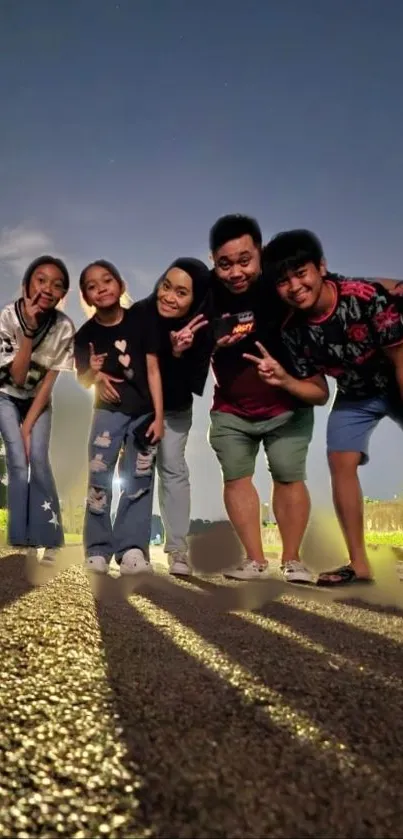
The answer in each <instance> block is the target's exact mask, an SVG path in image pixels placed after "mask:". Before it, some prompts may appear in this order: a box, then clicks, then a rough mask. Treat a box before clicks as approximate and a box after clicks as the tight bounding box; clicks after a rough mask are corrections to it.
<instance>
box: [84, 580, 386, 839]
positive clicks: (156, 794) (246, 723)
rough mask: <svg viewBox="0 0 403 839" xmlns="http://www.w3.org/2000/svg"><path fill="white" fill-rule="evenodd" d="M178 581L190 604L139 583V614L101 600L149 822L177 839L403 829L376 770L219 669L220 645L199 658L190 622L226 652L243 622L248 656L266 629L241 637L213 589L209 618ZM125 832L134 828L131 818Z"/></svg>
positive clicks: (111, 667) (241, 646)
mask: <svg viewBox="0 0 403 839" xmlns="http://www.w3.org/2000/svg"><path fill="white" fill-rule="evenodd" d="M172 588H174V589H176V595H177V596H178V597H179V599H180V600H181V601H182V606H181V607H180V608H179V604H178V602H177V600H176V599H175V598H176V596H175V597H172V596H169V597H168V595H167V590H166V587H164V589H163V590H162V589H161V590H157V589H155V588H154V589H151V590H149V591H147V588H146V587H143V588H142V589H141V591H142V594H143V598H142V600H141V604H142V610H141V614H140V613H139V611H138V610H137V609H136V601H137V603H138V605H139V606H140V601H139V600H138V599H137V596H136V595H134V596H133V597H132V598H131V599H130V601H129V602H128V601H124V600H120V601H116V602H105V601H103V600H97V601H96V612H97V617H98V621H99V626H100V631H101V637H102V641H103V645H104V649H105V656H106V662H107V674H108V681H109V684H110V687H111V689H112V691H113V695H114V701H115V705H116V711H117V713H118V715H119V718H120V722H121V727H122V729H123V734H122V736H123V737H124V740H125V743H126V746H127V750H128V756H129V758H130V759H131V760H134V761H135V762H136V763H137V765H138V766H139V772H140V775H141V777H142V780H143V787H142V789H141V790H140V791H139V796H138V797H139V800H140V807H141V813H142V818H143V820H144V827H145V829H152V831H153V835H156V836H160V837H162V836H164V837H167V838H168V837H177V836H182V837H189V839H190V838H191V837H195V838H196V837H200V839H203V838H204V839H206V837H240V836H248V837H249V839H255V838H256V839H257V837H262V836H267V837H269V836H277V837H297V836H304V837H308V839H309V837H312V838H313V837H319V836H332V837H342V836H346V835H350V836H363V837H365V836H378V835H380V833H377V832H376V831H377V830H378V829H379V825H380V824H381V832H382V830H384V831H385V833H382V835H388V836H390V837H397V836H399V835H400V833H399V831H400V828H401V822H400V821H399V820H398V819H397V816H396V814H395V807H396V805H395V799H394V798H393V796H392V795H391V794H390V795H389V793H388V792H386V794H385V791H384V790H383V789H382V791H381V790H380V786H379V779H378V778H377V777H375V776H372V774H371V771H370V770H369V768H368V767H362V766H361V765H359V766H357V765H354V766H350V765H349V761H348V759H346V760H344V759H343V756H342V755H341V754H338V753H337V751H336V750H333V749H331V748H327V747H326V746H325V745H323V748H321V747H319V746H318V745H317V744H316V745H315V744H314V743H311V742H310V740H309V735H308V733H306V734H304V735H302V734H298V733H296V731H291V730H290V727H289V710H287V708H284V709H282V708H281V706H280V707H279V710H278V716H277V717H276V716H275V715H274V714H273V713H272V712H271V707H270V700H268V699H266V700H263V699H261V701H259V700H258V699H256V701H253V700H252V699H251V696H250V695H249V694H248V691H247V690H246V689H245V688H244V687H243V686H242V684H241V683H239V684H237V682H236V680H234V679H233V680H232V683H230V682H229V681H228V678H227V674H226V670H225V667H224V668H223V670H222V671H220V672H219V673H217V672H215V671H214V669H213V668H212V667H211V666H210V663H209V662H210V660H211V659H210V656H211V654H212V653H211V651H209V650H207V652H206V656H205V659H204V660H203V661H201V660H200V656H197V650H196V647H195V642H194V639H193V638H192V636H190V637H189V636H188V635H187V634H186V626H187V625H191V626H192V627H193V629H194V630H195V631H197V632H200V635H201V636H203V637H206V636H207V637H209V639H210V641H211V642H214V643H215V642H217V647H220V641H221V647H225V648H227V647H228V641H229V638H230V637H231V635H232V633H233V631H234V627H235V626H238V631H237V632H236V638H235V639H234V644H233V649H232V651H233V652H234V653H235V652H236V650H237V649H238V654H240V655H241V656H242V657H245V656H248V658H250V646H249V653H247V650H246V646H247V645H246V644H245V641H246V642H248V644H250V642H251V641H253V642H254V641H255V640H256V641H257V640H258V635H256V637H254V638H252V639H251V637H250V636H249V638H248V636H246V638H244V643H243V642H242V638H243V632H244V630H245V627H243V626H242V622H241V619H240V618H235V617H234V618H232V617H231V616H228V615H226V616H219V615H218V614H217V613H212V612H211V611H210V610H209V608H208V605H207V602H208V597H205V598H199V601H201V600H202V601H203V607H202V611H203V620H204V624H203V625H202V623H201V617H200V612H199V611H197V610H196V609H195V605H194V603H195V601H196V598H194V597H193V598H192V597H191V596H190V594H191V593H190V592H189V590H186V589H185V588H184V587H180V586H176V584H175V583H172ZM147 604H149V606H148V605H147ZM198 605H199V609H200V602H199V603H198ZM155 606H157V607H158V609H157V614H155ZM147 609H148V611H147ZM161 609H162V610H164V611H160V610H161ZM186 610H188V611H189V612H191V614H188V615H187V619H186ZM195 612H196V614H195ZM147 615H149V617H148V618H147ZM174 615H175V618H174V617H173V616H174ZM177 618H179V619H180V620H181V624H179V625H178V623H177V620H175V619H177ZM151 621H154V624H155V625H152V623H151ZM211 621H213V622H214V621H218V622H219V623H220V625H221V631H219V627H218V624H217V625H216V624H215V625H214V626H213V628H211ZM236 622H237V623H236ZM168 636H169V637H168ZM220 636H221V639H220ZM172 638H175V642H174V640H172ZM259 638H260V641H261V640H262V633H260V634H259ZM268 646H270V645H267V644H266V645H265V649H264V650H263V649H262V656H264V654H265V653H266V651H267V648H268ZM274 646H276V644H274ZM277 652H279V650H277ZM276 654H277V653H276V651H273V656H272V658H273V662H275V658H276ZM294 661H295V658H294ZM249 664H250V661H249ZM287 666H288V667H289V666H290V662H288V665H287ZM299 667H300V669H303V663H302V661H301V660H299ZM268 672H270V668H269V671H268ZM268 681H270V680H268ZM399 781H400V779H399ZM368 796H369V797H370V799H371V809H370V811H369V815H368V814H367V813H366V814H365V815H364V810H363V807H362V804H361V802H362V800H366V798H367V797H368ZM341 801H342V802H343V806H342V807H340V802H341ZM136 825H138V818H137V820H136ZM133 828H134V825H133ZM126 829H127V831H128V834H129V835H130V833H131V829H132V826H131V825H130V824H128V825H127V826H126Z"/></svg>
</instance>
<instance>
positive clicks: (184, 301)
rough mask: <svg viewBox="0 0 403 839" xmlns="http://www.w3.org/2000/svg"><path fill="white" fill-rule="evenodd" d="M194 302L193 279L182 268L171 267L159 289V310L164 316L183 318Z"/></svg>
mask: <svg viewBox="0 0 403 839" xmlns="http://www.w3.org/2000/svg"><path fill="white" fill-rule="evenodd" d="M192 303H193V281H192V278H191V276H190V275H189V274H187V273H186V271H182V269H181V268H170V269H169V271H167V273H166V274H165V277H163V279H162V280H161V282H160V284H159V286H158V289H157V311H158V314H159V315H161V317H163V318H182V317H184V316H185V315H187V313H188V311H189V309H190V307H191V305H192Z"/></svg>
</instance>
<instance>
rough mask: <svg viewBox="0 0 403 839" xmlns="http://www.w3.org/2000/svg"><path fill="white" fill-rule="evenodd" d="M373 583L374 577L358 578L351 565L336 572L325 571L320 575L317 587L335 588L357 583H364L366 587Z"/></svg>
mask: <svg viewBox="0 0 403 839" xmlns="http://www.w3.org/2000/svg"><path fill="white" fill-rule="evenodd" d="M323 577H339V579H338V580H331V579H328V580H324V579H323ZM373 582H374V579H373V578H372V577H357V574H356V573H355V571H354V569H353V567H352V566H351V565H343V566H342V567H341V568H337V570H336V571H325V572H323V573H322V574H319V577H318V580H317V583H316V585H317V586H322V587H323V588H333V587H335V586H350V585H353V584H355V583H364V585H367V584H368V583H373Z"/></svg>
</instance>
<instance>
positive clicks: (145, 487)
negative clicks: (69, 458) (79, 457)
mask: <svg viewBox="0 0 403 839" xmlns="http://www.w3.org/2000/svg"><path fill="white" fill-rule="evenodd" d="M151 422H152V415H151V414H149V415H148V414H144V415H143V416H141V417H137V418H133V417H131V416H129V415H128V414H123V413H121V412H120V411H108V410H105V409H103V408H99V409H97V410H95V411H94V418H93V422H92V428H91V432H90V438H89V447H88V455H89V487H88V499H87V505H86V511H85V520H84V550H85V554H86V556H87V557H88V556H103V557H104V558H105V559H106V560H108V561H109V560H110V559H111V558H112V556H113V555H115V559H116V561H117V562H120V560H121V559H122V556H123V554H124V553H125V552H126V551H128V550H130V549H131V548H140V549H141V550H142V551H144V553H148V545H149V542H150V538H151V518H152V506H153V490H154V474H155V458H156V454H157V446H151V445H147V444H145V445H144V444H143V442H142V439H140V434H139V431H140V429H141V428H143V427H146V426H147V424H148V423H150V424H151ZM136 432H138V436H137V434H136ZM142 436H143V435H141V438H142ZM119 455H120V457H119ZM118 458H119V465H118V472H119V478H118V480H119V485H120V495H119V503H118V507H117V511H116V516H115V517H114V521H113V524H112V519H111V504H112V492H113V483H114V472H115V467H116V464H117V462H118Z"/></svg>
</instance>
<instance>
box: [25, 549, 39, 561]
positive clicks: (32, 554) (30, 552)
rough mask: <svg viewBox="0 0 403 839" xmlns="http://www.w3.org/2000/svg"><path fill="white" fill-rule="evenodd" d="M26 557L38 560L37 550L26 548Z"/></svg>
mask: <svg viewBox="0 0 403 839" xmlns="http://www.w3.org/2000/svg"><path fill="white" fill-rule="evenodd" d="M25 550H26V549H25ZM26 557H27V559H31V560H35V559H38V548H28V550H27V553H26Z"/></svg>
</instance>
